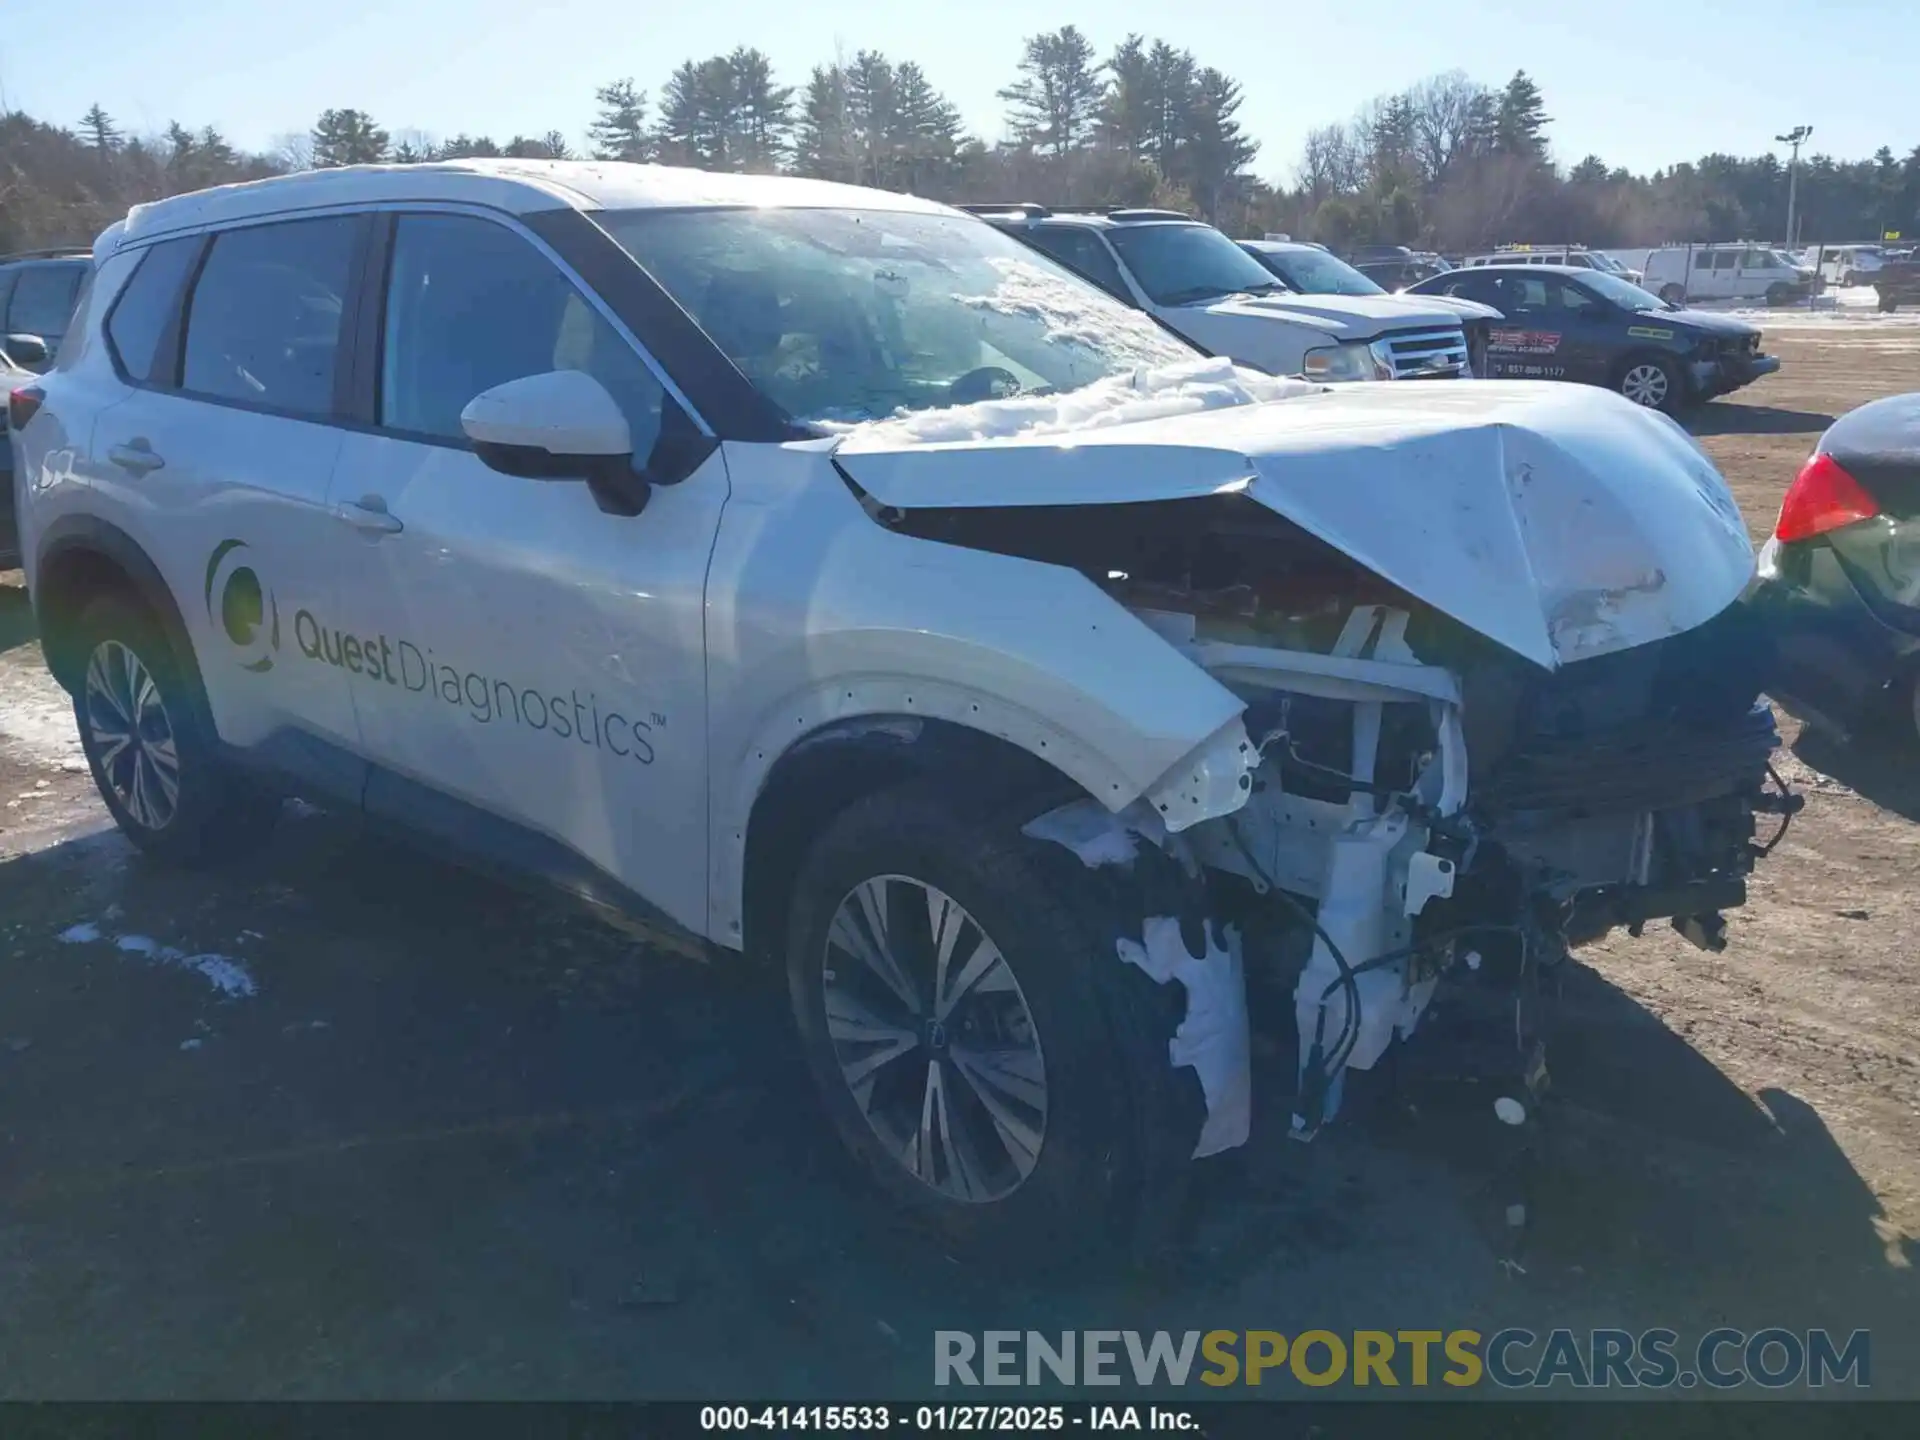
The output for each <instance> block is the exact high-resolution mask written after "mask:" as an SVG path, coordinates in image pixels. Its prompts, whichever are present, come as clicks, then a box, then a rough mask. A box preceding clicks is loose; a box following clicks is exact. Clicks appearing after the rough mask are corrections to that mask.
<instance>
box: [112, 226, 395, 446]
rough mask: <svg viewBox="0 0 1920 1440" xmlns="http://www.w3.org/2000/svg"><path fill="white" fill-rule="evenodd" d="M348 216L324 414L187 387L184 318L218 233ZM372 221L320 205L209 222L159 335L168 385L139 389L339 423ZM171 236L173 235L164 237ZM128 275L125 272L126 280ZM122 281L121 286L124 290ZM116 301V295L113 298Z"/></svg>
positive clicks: (286, 416) (315, 421) (319, 422)
mask: <svg viewBox="0 0 1920 1440" xmlns="http://www.w3.org/2000/svg"><path fill="white" fill-rule="evenodd" d="M342 219H344V220H352V221H355V222H356V224H355V233H354V236H353V250H352V252H351V253H350V254H349V255H348V257H347V293H346V294H345V295H342V296H341V297H340V301H341V313H340V333H339V334H338V335H336V336H335V337H334V345H333V387H334V388H333V395H332V397H331V399H330V400H329V402H328V408H327V410H326V412H325V413H324V414H316V413H315V412H314V411H311V410H295V409H293V408H292V407H290V406H286V405H267V404H263V403H261V402H260V401H257V400H239V399H235V398H234V397H233V396H230V395H209V394H207V393H206V392H205V391H202V390H193V389H189V388H188V387H187V384H186V350H187V331H188V329H189V328H190V327H189V324H188V321H189V319H190V317H191V316H192V313H193V297H194V295H195V294H197V293H198V291H199V289H200V278H201V276H202V275H203V274H205V272H206V268H207V260H208V259H209V257H211V256H212V254H213V247H214V245H215V244H216V243H218V241H219V239H220V237H221V236H222V235H231V234H234V233H236V232H238V231H241V230H260V229H264V228H266V227H267V226H269V225H298V224H303V223H306V222H308V221H313V220H342ZM371 228H372V226H371V224H370V223H369V220H368V214H367V212H366V211H365V210H363V209H348V208H329V209H327V210H324V211H320V210H311V211H294V212H282V213H279V214H275V215H273V216H271V217H263V218H262V219H260V220H258V221H254V220H252V219H251V218H249V219H248V220H247V221H246V222H243V223H236V224H222V225H218V226H212V227H209V228H208V229H207V230H206V231H205V232H203V234H202V237H201V244H200V253H199V254H198V255H196V256H195V257H194V261H193V264H192V265H191V266H190V267H189V268H188V272H187V281H186V284H185V285H184V286H182V287H181V292H180V300H179V303H178V305H176V306H175V308H174V312H173V316H172V318H171V320H170V322H169V326H168V329H167V330H166V331H163V332H162V334H161V337H160V349H159V352H158V353H159V354H160V355H162V356H164V357H165V359H166V362H167V369H168V375H169V378H170V379H171V380H172V382H173V383H172V384H169V385H144V386H139V387H137V388H139V389H146V390H160V391H163V392H164V393H166V394H169V395H178V396H179V397H180V398H181V399H183V400H192V401H195V402H197V403H199V404H202V405H219V406H222V407H224V408H225V409H228V410H245V411H249V412H251V413H253V414H256V415H271V416H275V417H277V418H279V419H282V420H299V421H303V422H305V423H306V424H309V425H339V424H340V423H341V421H342V420H343V419H345V417H344V416H343V415H342V414H341V413H340V371H341V368H342V367H343V366H344V365H346V364H347V363H348V357H349V354H350V352H349V351H348V350H347V348H346V347H347V342H348V340H349V338H350V337H351V332H352V329H353V325H352V321H353V316H354V313H355V306H354V303H353V302H354V295H353V283H354V280H355V278H356V276H357V275H358V273H359V271H360V268H361V266H362V265H363V264H364V260H365V252H366V247H367V238H368V232H369V231H370V230H371ZM168 238H174V237H168ZM130 282H131V277H129V283H130ZM125 288H126V287H125V286H122V287H121V291H122V293H123V294H124V293H125ZM116 303H117V300H116Z"/></svg>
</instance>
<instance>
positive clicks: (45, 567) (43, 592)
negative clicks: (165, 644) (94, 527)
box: [33, 532, 199, 693]
mask: <svg viewBox="0 0 1920 1440" xmlns="http://www.w3.org/2000/svg"><path fill="white" fill-rule="evenodd" d="M114 538H117V532H114ZM121 548H123V547H121V546H117V545H116V546H112V547H102V546H99V545H95V544H91V543H86V542H78V543H71V544H65V545H61V546H59V547H57V548H54V549H50V550H48V551H47V552H45V553H44V554H43V556H42V558H41V561H40V565H39V570H38V573H37V574H36V576H35V581H34V597H33V598H34V621H35V624H36V625H37V626H38V627H39V631H40V648H41V650H42V651H43V652H44V653H45V655H46V657H47V669H48V670H49V671H50V672H51V673H52V675H53V678H54V679H55V680H57V681H59V682H60V684H61V686H62V687H63V688H65V689H66V690H67V691H68V692H69V693H71V692H72V691H74V690H76V689H78V688H79V685H80V681H81V676H82V674H83V672H84V670H85V666H86V658H87V657H86V655H85V654H84V652H83V651H82V649H81V635H80V628H79V621H80V616H81V615H82V614H83V613H84V612H85V611H86V608H87V606H88V605H90V604H91V603H92V602H93V601H94V600H96V599H98V598H99V597H100V596H102V595H109V594H111V595H118V596H120V597H122V598H123V599H125V600H126V601H127V602H128V603H129V604H132V605H137V606H139V607H140V609H142V610H144V611H146V612H147V613H148V614H149V615H151V616H153V617H154V619H155V620H156V621H157V622H158V623H159V625H160V628H161V630H162V631H163V632H164V633H165V635H166V638H167V640H168V641H169V643H171V644H172V646H173V647H174V650H175V652H176V653H177V654H178V655H179V656H180V657H181V659H182V660H183V661H184V662H185V663H186V665H187V667H188V669H189V671H190V673H191V674H192V675H193V676H194V678H195V679H196V680H197V679H198V677H199V664H198V661H197V659H196V657H195V655H194V653H193V642H192V640H191V638H190V637H189V636H188V634H187V627H186V624H185V622H184V621H182V620H181V618H180V611H179V609H178V608H177V607H176V606H175V605H174V603H173V597H172V596H171V595H170V594H169V593H168V592H167V587H166V582H165V581H164V580H162V579H161V578H160V573H159V571H158V570H156V569H155V568H154V566H153V562H152V561H151V560H149V559H147V557H146V555H145V554H144V553H142V552H140V551H139V550H138V549H137V548H136V549H133V550H132V551H131V552H130V553H129V554H126V555H120V554H115V553H112V552H113V551H114V550H118V549H121Z"/></svg>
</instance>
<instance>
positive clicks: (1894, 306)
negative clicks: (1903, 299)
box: [1880, 291, 1900, 315]
mask: <svg viewBox="0 0 1920 1440" xmlns="http://www.w3.org/2000/svg"><path fill="white" fill-rule="evenodd" d="M1899 308H1900V302H1899V301H1898V300H1896V299H1895V298H1894V297H1893V296H1891V295H1889V294H1887V293H1886V292H1885V291H1882V292H1881V293H1880V313H1881V314H1882V315H1891V314H1892V313H1893V312H1894V311H1896V310H1898V309H1899Z"/></svg>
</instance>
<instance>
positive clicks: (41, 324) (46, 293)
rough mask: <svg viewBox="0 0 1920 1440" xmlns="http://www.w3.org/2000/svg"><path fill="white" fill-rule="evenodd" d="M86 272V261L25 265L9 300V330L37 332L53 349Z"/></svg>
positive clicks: (13, 332) (64, 326) (22, 332)
mask: <svg viewBox="0 0 1920 1440" xmlns="http://www.w3.org/2000/svg"><path fill="white" fill-rule="evenodd" d="M86 273H87V267H86V266H85V265H28V266H25V267H23V268H22V269H21V271H20V278H19V279H18V280H16V281H15V282H14V286H13V297H12V299H11V300H9V301H8V303H7V330H8V332H9V333H10V334H15V335H38V336H39V337H40V338H41V339H43V340H45V341H46V342H47V346H48V348H49V349H51V348H52V347H53V346H54V344H56V343H57V342H58V341H59V339H60V337H61V336H62V335H64V334H66V333H67V321H69V320H71V319H72V318H73V302H74V297H76V296H77V295H78V294H79V293H80V281H81V280H82V279H83V278H84V277H85V276H86Z"/></svg>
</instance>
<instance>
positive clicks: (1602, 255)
mask: <svg viewBox="0 0 1920 1440" xmlns="http://www.w3.org/2000/svg"><path fill="white" fill-rule="evenodd" d="M1587 254H1588V255H1589V256H1590V257H1591V258H1592V260H1593V263H1594V264H1595V265H1597V266H1598V267H1599V268H1600V269H1602V270H1604V271H1606V272H1607V273H1608V274H1609V275H1624V274H1626V273H1627V267H1626V266H1624V265H1622V264H1621V263H1620V262H1619V261H1618V260H1616V259H1614V258H1613V256H1611V255H1609V254H1607V253H1606V252H1605V251H1603V250H1589V251H1588V252H1587Z"/></svg>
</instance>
